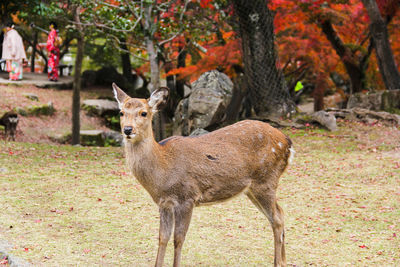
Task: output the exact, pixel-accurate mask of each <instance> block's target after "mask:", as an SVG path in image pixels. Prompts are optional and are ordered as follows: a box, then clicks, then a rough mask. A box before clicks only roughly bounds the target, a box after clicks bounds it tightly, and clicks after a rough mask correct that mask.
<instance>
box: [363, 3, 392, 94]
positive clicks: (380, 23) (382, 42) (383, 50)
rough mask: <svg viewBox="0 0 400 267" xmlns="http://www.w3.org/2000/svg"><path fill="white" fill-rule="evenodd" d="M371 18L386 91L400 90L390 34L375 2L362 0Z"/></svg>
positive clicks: (372, 31) (373, 36) (371, 27)
mask: <svg viewBox="0 0 400 267" xmlns="http://www.w3.org/2000/svg"><path fill="white" fill-rule="evenodd" d="M362 2H363V4H364V6H365V8H366V9H367V12H368V16H369V18H370V21H371V22H370V23H371V24H370V29H371V34H372V38H373V39H374V44H375V51H376V55H377V58H378V65H379V70H380V73H381V75H382V78H383V81H384V83H385V86H386V89H388V90H394V89H400V73H399V70H398V69H397V66H396V63H395V60H394V57H393V51H392V48H391V47H390V43H389V33H388V30H387V27H386V23H385V21H384V20H383V18H382V16H381V14H380V11H379V8H378V5H377V3H376V1H375V0H362Z"/></svg>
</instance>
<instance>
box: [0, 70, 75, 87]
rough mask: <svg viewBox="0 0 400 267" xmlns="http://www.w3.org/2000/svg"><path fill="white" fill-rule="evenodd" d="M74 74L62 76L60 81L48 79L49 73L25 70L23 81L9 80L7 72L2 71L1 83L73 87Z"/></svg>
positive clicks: (0, 73) (0, 75)
mask: <svg viewBox="0 0 400 267" xmlns="http://www.w3.org/2000/svg"><path fill="white" fill-rule="evenodd" d="M72 83H73V76H61V77H60V78H59V80H58V82H51V81H49V80H48V79H47V74H43V73H31V72H25V73H24V78H23V79H22V80H21V81H9V80H8V73H7V72H0V84H3V85H6V84H18V85H25V84H31V85H34V86H36V87H40V88H48V87H55V88H62V89H66V88H72Z"/></svg>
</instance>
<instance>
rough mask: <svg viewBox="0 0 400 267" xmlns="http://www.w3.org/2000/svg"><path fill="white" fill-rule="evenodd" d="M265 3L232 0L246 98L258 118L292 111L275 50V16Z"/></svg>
mask: <svg viewBox="0 0 400 267" xmlns="http://www.w3.org/2000/svg"><path fill="white" fill-rule="evenodd" d="M267 2H268V1H266V0H252V1H248V0H233V6H234V11H235V14H236V17H237V21H238V31H239V34H240V36H241V39H242V49H243V51H242V52H243V62H244V66H245V79H246V84H247V86H248V97H249V98H250V100H251V104H252V106H253V108H254V110H255V111H256V113H257V114H263V113H269V114H270V113H278V114H287V113H288V112H292V111H293V110H294V104H293V102H292V101H291V99H290V94H289V92H288V87H287V84H286V81H285V79H284V76H283V73H282V71H281V70H280V68H279V67H278V66H279V58H278V53H277V50H276V46H275V35H274V24H273V20H274V14H273V13H272V11H271V10H269V9H268V6H267Z"/></svg>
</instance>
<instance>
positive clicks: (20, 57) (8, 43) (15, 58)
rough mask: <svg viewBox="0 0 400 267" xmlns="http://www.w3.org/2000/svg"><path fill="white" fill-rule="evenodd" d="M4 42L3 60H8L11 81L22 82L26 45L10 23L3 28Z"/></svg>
mask: <svg viewBox="0 0 400 267" xmlns="http://www.w3.org/2000/svg"><path fill="white" fill-rule="evenodd" d="M3 31H4V40H3V51H2V58H3V59H5V60H6V62H7V63H6V66H7V67H6V69H7V71H8V72H9V79H10V81H18V80H22V74H23V61H24V59H25V60H26V54H25V49H24V44H23V42H22V38H21V36H20V35H19V34H18V32H17V31H16V30H15V29H14V24H13V23H12V22H9V23H7V24H6V26H5V27H4V28H3Z"/></svg>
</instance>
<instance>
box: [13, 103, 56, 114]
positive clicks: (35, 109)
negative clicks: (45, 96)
mask: <svg viewBox="0 0 400 267" xmlns="http://www.w3.org/2000/svg"><path fill="white" fill-rule="evenodd" d="M55 111H56V110H55V108H54V106H53V103H52V102H49V103H47V104H43V105H39V106H30V107H28V110H27V113H28V115H32V116H38V115H46V116H50V115H53V114H54V112H55ZM21 115H22V114H21Z"/></svg>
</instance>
